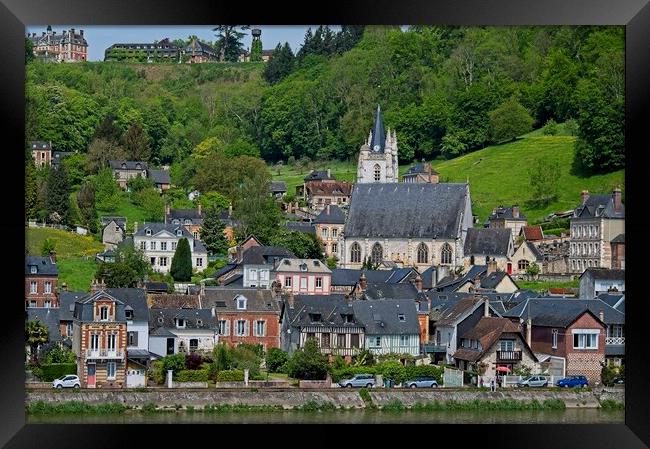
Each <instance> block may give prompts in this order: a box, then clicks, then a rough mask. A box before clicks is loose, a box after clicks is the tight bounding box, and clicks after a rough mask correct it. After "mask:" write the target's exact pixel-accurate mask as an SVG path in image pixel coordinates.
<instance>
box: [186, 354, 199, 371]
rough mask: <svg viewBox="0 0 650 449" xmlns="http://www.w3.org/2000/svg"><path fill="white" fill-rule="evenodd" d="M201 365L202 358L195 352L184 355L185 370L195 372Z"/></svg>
mask: <svg viewBox="0 0 650 449" xmlns="http://www.w3.org/2000/svg"><path fill="white" fill-rule="evenodd" d="M202 364H203V357H201V355H200V354H197V353H196V352H191V353H189V354H187V355H185V368H187V369H188V370H197V369H199V368H200V367H201V365H202Z"/></svg>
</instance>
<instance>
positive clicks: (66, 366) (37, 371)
mask: <svg viewBox="0 0 650 449" xmlns="http://www.w3.org/2000/svg"><path fill="white" fill-rule="evenodd" d="M32 372H33V373H34V375H35V376H36V377H38V378H39V379H40V380H41V381H42V382H52V381H53V380H54V379H58V378H59V377H62V376H65V375H67V374H77V364H76V363H52V364H49V365H41V366H40V367H38V368H34V369H33V370H32Z"/></svg>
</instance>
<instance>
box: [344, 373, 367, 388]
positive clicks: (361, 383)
mask: <svg viewBox="0 0 650 449" xmlns="http://www.w3.org/2000/svg"><path fill="white" fill-rule="evenodd" d="M339 385H340V386H341V387H343V388H352V387H366V388H372V387H374V386H375V376H374V375H372V374H357V375H356V376H354V377H352V378H350V379H341V380H340V381H339Z"/></svg>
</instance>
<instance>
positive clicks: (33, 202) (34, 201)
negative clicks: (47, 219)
mask: <svg viewBox="0 0 650 449" xmlns="http://www.w3.org/2000/svg"><path fill="white" fill-rule="evenodd" d="M38 209H39V206H38V187H37V185H36V167H35V166H34V159H33V158H32V153H31V152H27V157H26V158H25V218H26V219H27V220H31V219H34V218H36V216H37V213H38Z"/></svg>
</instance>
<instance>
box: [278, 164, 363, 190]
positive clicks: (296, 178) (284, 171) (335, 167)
mask: <svg viewBox="0 0 650 449" xmlns="http://www.w3.org/2000/svg"><path fill="white" fill-rule="evenodd" d="M328 168H329V169H330V170H332V175H334V176H335V177H336V179H338V180H339V181H350V182H354V180H355V179H356V177H357V165H356V162H355V163H349V162H340V161H331V162H327V163H325V164H316V163H314V169H315V170H327V169H328ZM269 170H270V171H271V174H272V175H273V180H274V181H285V182H286V183H287V193H296V186H301V185H302V184H303V182H304V178H305V176H307V175H308V174H309V169H308V168H302V169H297V168H296V167H294V166H282V168H281V169H280V175H278V171H277V169H276V168H275V167H269Z"/></svg>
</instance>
